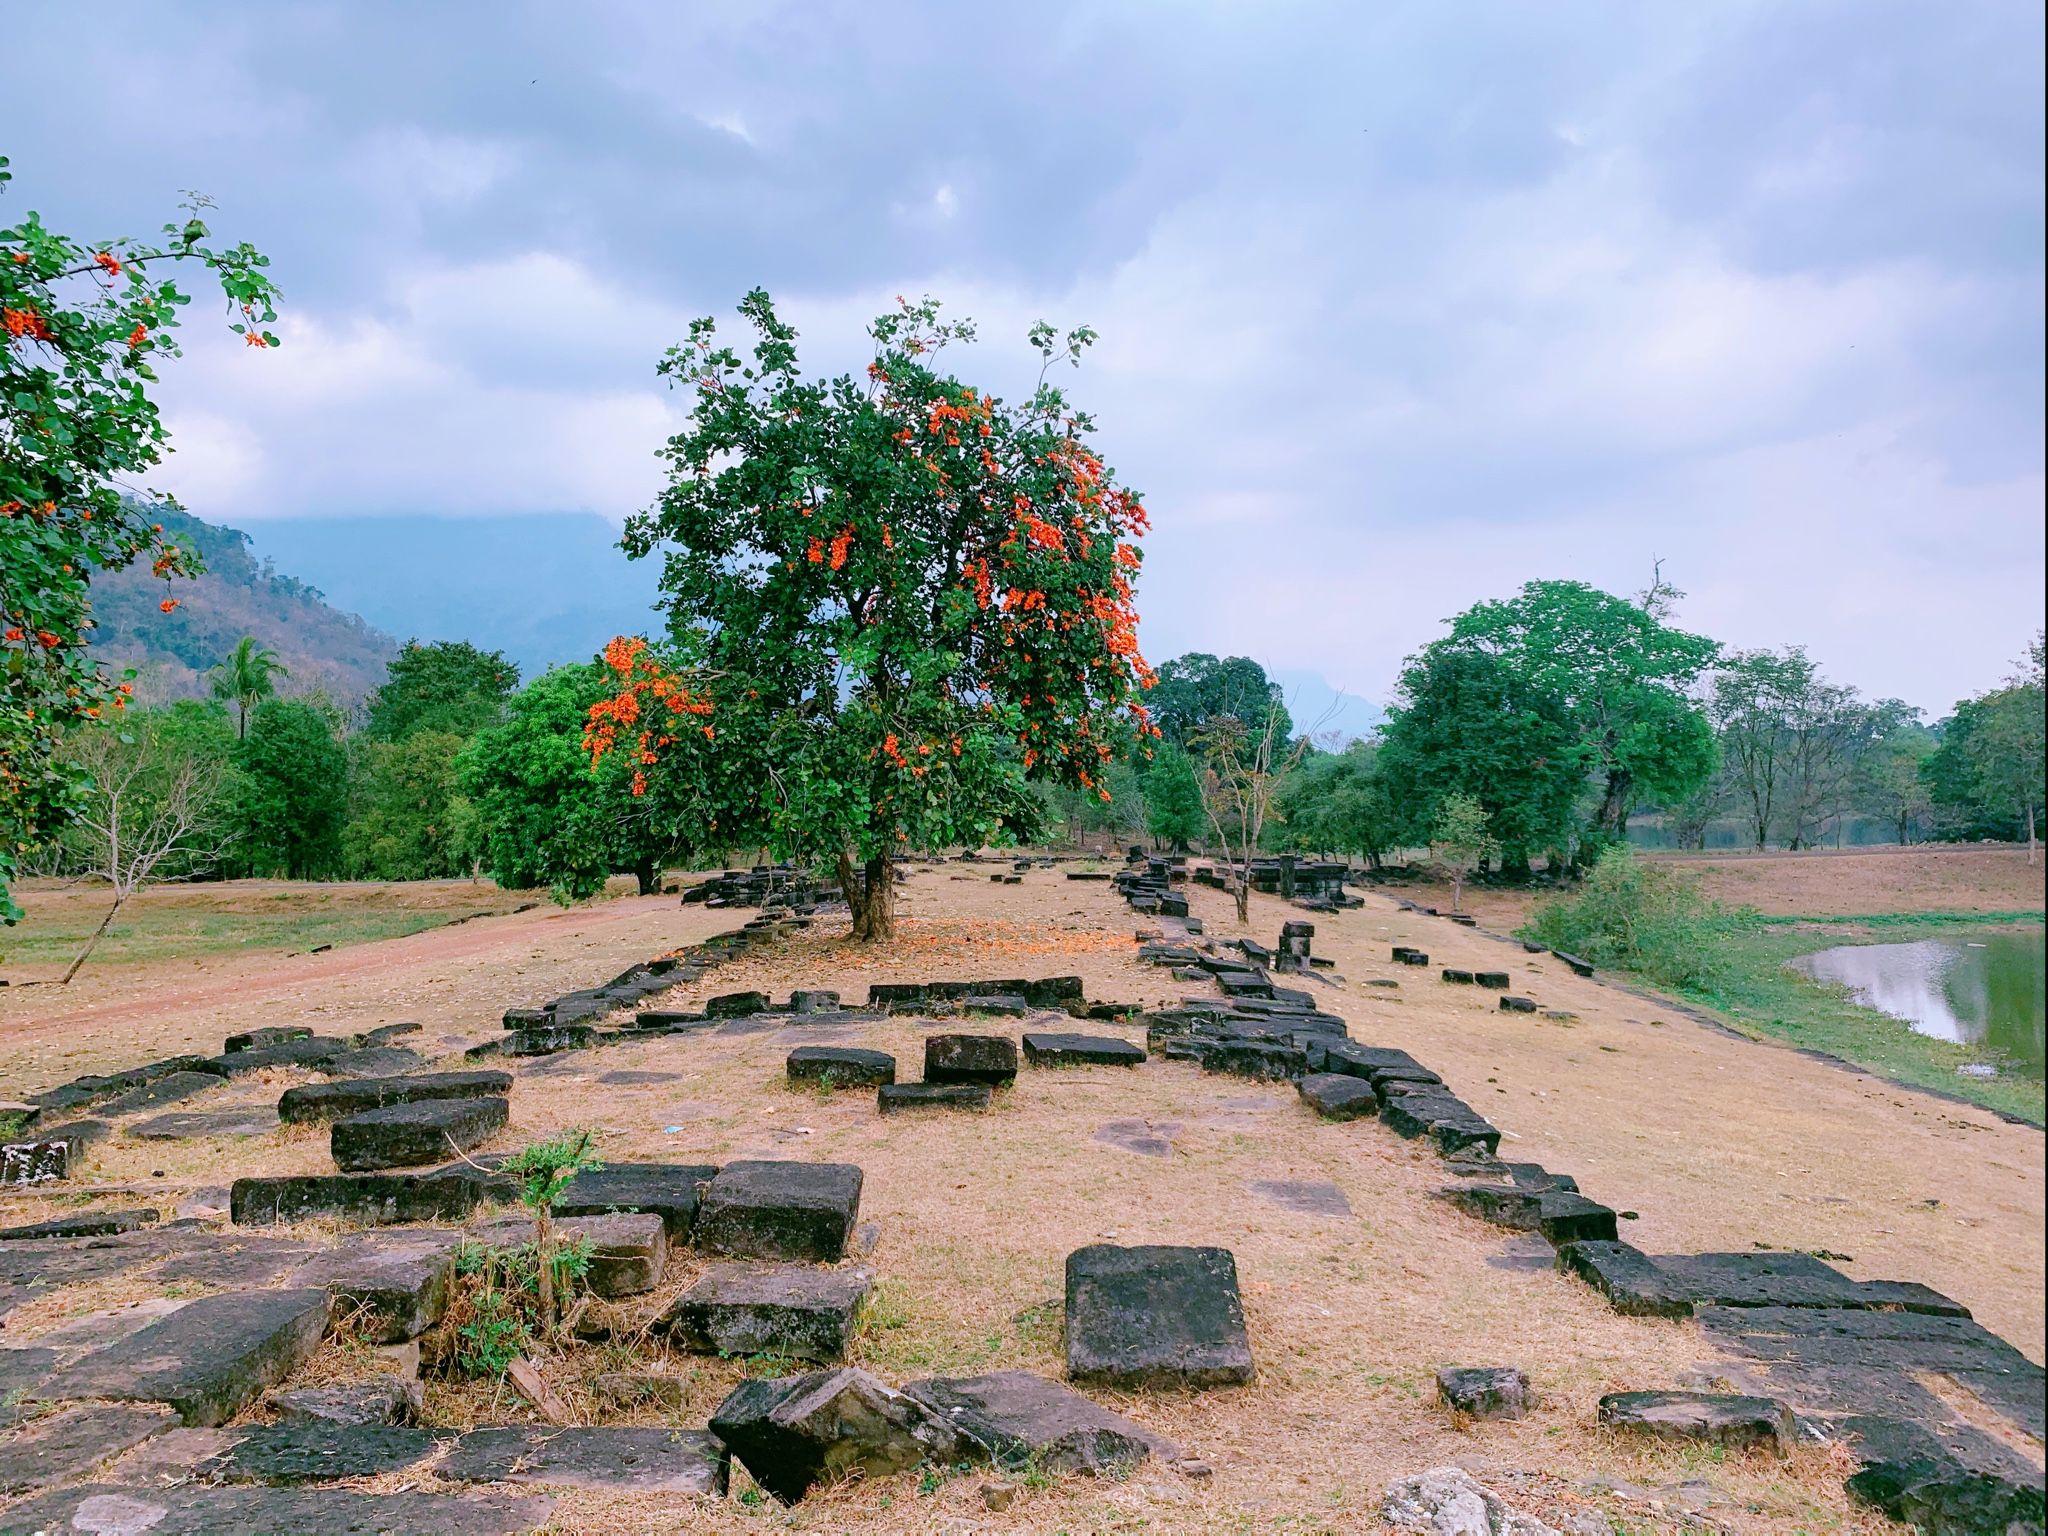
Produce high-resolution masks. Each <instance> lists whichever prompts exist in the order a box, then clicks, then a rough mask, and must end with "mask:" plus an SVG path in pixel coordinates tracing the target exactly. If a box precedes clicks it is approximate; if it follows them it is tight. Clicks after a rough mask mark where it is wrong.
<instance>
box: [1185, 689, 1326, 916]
mask: <svg viewBox="0 0 2048 1536" xmlns="http://www.w3.org/2000/svg"><path fill="white" fill-rule="evenodd" d="M1285 718H1286V717H1285V716H1284V715H1283V714H1282V713H1281V711H1280V710H1278V709H1269V710H1267V711H1266V719H1265V723H1264V725H1263V726H1261V727H1257V728H1255V727H1253V726H1251V725H1248V724H1247V723H1246V722H1245V721H1243V720H1241V719H1239V718H1238V717H1237V716H1236V715H1211V716H1210V717H1209V718H1208V719H1207V720H1204V721H1203V722H1202V725H1201V728H1200V729H1199V730H1197V731H1195V732H1194V733H1192V740H1193V741H1194V743H1195V745H1196V746H1197V747H1198V748H1199V749H1200V750H1201V752H1202V755H1203V757H1204V759H1205V763H1204V772H1203V774H1202V781H1203V782H1202V805H1203V808H1204V809H1205V810H1206V811H1207V812H1208V815H1209V825H1210V827H1211V828H1212V829H1213V830H1214V831H1215V833H1216V841H1217V842H1218V844H1220V845H1221V846H1222V848H1223V851H1224V856H1225V857H1226V858H1227V859H1229V860H1230V862H1231V863H1233V864H1235V865H1236V866H1237V871H1236V876H1235V878H1234V879H1233V881H1232V884H1231V893H1232V895H1234V896H1235V897H1236V899H1237V920H1238V923H1239V924H1240V925H1244V924H1248V923H1250V922H1251V905H1252V855H1253V854H1255V853H1257V852H1258V848H1259V835H1260V834H1261V833H1262V832H1264V831H1265V829H1266V818H1267V817H1268V816H1269V815H1270V814H1271V812H1272V809H1273V792H1274V791H1275V790H1276V789H1277V788H1279V785H1280V780H1281V779H1282V777H1284V776H1285V774H1286V773H1287V771H1288V769H1290V768H1292V767H1293V766H1294V765H1295V764H1296V763H1297V762H1299V761H1300V760H1301V755H1302V753H1304V752H1305V751H1307V750H1308V737H1307V736H1303V737H1301V738H1300V739H1299V740H1298V741H1296V742H1295V743H1294V745H1293V746H1292V747H1289V746H1288V744H1287V742H1286V740H1285V739H1284V738H1282V736H1281V734H1280V722H1281V721H1282V720H1283V719H1285Z"/></svg>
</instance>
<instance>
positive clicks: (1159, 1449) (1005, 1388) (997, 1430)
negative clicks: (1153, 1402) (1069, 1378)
mask: <svg viewBox="0 0 2048 1536" xmlns="http://www.w3.org/2000/svg"><path fill="white" fill-rule="evenodd" d="M903 1391H904V1395H905V1396H907V1397H912V1398H915V1399H916V1400H917V1401H918V1402H920V1403H922V1404H923V1405H924V1406H925V1407H926V1408H928V1409H930V1410H931V1411H932V1413H933V1414H935V1415H937V1416H939V1417H941V1418H943V1419H944V1420H945V1421H946V1422H947V1423H948V1424H949V1425H950V1426H951V1427H952V1429H953V1432H954V1433H955V1434H957V1435H958V1436H959V1437H960V1438H961V1440H962V1441H964V1442H967V1443H968V1444H969V1445H971V1446H973V1447H974V1448H975V1449H977V1450H979V1451H980V1453H981V1454H982V1455H984V1456H986V1457H988V1459H989V1460H991V1461H993V1462H995V1463H996V1464H997V1465H998V1466H1004V1467H1015V1466H1023V1465H1027V1464H1035V1465H1036V1466H1038V1467H1039V1468H1041V1469H1042V1470H1044V1471H1047V1472H1055V1473H1058V1472H1070V1473H1081V1474H1083V1475H1085V1476H1094V1475H1096V1474H1098V1473H1104V1472H1108V1473H1121V1472H1122V1471H1124V1470H1125V1469H1128V1468H1130V1467H1133V1466H1135V1465H1137V1464H1138V1463H1139V1462H1142V1461H1144V1460H1146V1459H1147V1458H1150V1457H1157V1458H1158V1459H1159V1460H1161V1461H1178V1460H1180V1448H1179V1447H1178V1446H1176V1445H1175V1444H1174V1443H1173V1442H1172V1441H1171V1440H1168V1439H1167V1438H1166V1437H1165V1436H1163V1435H1156V1434H1154V1433H1153V1432H1152V1431H1151V1430H1149V1429H1146V1428H1145V1427H1144V1426H1143V1425H1141V1424H1136V1423H1133V1422H1132V1421H1131V1420H1129V1419H1126V1418H1123V1417H1121V1416H1119V1415H1117V1414H1114V1413H1111V1412H1110V1411H1109V1410H1108V1409H1107V1408H1104V1407H1102V1406H1100V1405H1099V1404H1097V1403H1094V1402H1091V1401H1090V1400H1089V1399H1087V1398H1085V1397H1083V1396H1081V1394H1080V1393H1078V1392H1072V1391H1069V1390H1068V1389H1067V1388H1065V1387H1063V1386H1061V1385H1060V1384H1059V1383H1058V1382H1054V1381H1047V1380H1046V1379H1045V1378H1044V1377H1042V1376H1034V1375H1032V1374H1031V1373H1030V1372H1029V1371H996V1372H994V1373H992V1374H990V1375H987V1376H955V1377H933V1378H931V1379H929V1380H925V1381H912V1382H907V1383H905V1385H904V1388H903Z"/></svg>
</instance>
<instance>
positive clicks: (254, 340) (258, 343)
mask: <svg viewBox="0 0 2048 1536" xmlns="http://www.w3.org/2000/svg"><path fill="white" fill-rule="evenodd" d="M242 340H244V341H246V342H247V343H249V345H250V346H252V347H267V346H269V345H270V338H269V337H268V336H264V335H260V334H258V333H257V332H255V331H250V332H248V333H246V334H245V335H244V336H243V337H242Z"/></svg>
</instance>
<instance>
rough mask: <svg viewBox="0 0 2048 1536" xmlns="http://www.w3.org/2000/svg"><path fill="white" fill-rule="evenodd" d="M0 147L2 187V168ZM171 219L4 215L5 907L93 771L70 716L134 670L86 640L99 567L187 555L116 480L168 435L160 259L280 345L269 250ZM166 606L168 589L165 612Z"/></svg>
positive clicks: (0, 410) (0, 353) (151, 456)
mask: <svg viewBox="0 0 2048 1536" xmlns="http://www.w3.org/2000/svg"><path fill="white" fill-rule="evenodd" d="M6 165H7V161H6V160H5V159H4V158H0V188H4V185H5V183H6V181H7V180H8V173H7V171H6V169H5V167H6ZM203 206H204V200H203V199H196V198H195V199H194V200H193V201H191V202H189V203H188V204H187V205H186V209H187V212H188V213H189V214H190V215H191V216H190V217H189V218H187V219H186V220H185V221H184V222H183V223H181V224H168V225H165V226H164V234H165V236H166V239H165V241H164V242H163V243H161V244H146V243H142V242H138V241H135V240H128V239H122V240H111V241H107V242H105V243H104V244H93V245H82V244H80V243H79V242H77V241H75V240H70V239H67V238H65V237H64V236H62V235H58V234H56V233H53V232H52V231H50V230H48V229H45V228H44V227H43V224H42V221H41V220H40V219H39V218H37V216H36V215H35V214H33V213H31V214H29V215H28V217H27V218H26V219H24V220H23V221H22V222H21V223H19V224H16V225H14V226H13V227H11V228H5V229H0V321H4V324H5V334H4V336H0V613H4V623H0V920H4V921H6V922H9V923H12V922H15V921H17V920H18V919H19V917H20V911H19V909H18V908H16V907H15V906H14V904H13V902H12V901H11V900H10V899H9V897H8V895H7V888H8V886H9V884H10V883H11V882H12V879H13V876H14V870H15V859H16V856H17V854H18V853H19V852H20V851H21V849H22V848H24V847H25V846H27V845H28V844H29V843H30V842H33V841H35V840H37V839H39V838H43V837H47V836H48V835H49V834H50V833H52V832H54V831H56V830H58V829H59V828H61V827H62V826H63V825H64V823H65V822H66V821H68V820H69V819H70V818H71V817H72V816H74V815H75V814H77V811H78V809H79V807H80V806H81V805H82V804H83V803H84V798H85V796H86V795H87V793H88V790H89V786H88V784H87V782H86V781H85V779H84V778H82V777H81V776H80V775H79V774H78V773H77V772H75V771H69V770H67V769H66V767H65V766H64V765H63V763H62V762H61V761H60V759H59V758H58V756H57V755H56V746H57V743H58V741H59V740H60V738H61V737H62V735H63V733H64V731H65V730H66V729H67V728H70V727H74V726H78V725H82V724H84V723H85V722H88V721H91V720H96V719H100V718H102V716H103V715H104V713H105V712H106V711H109V710H112V709H118V708H120V707H121V706H122V705H123V704H124V703H125V702H126V698H127V692H128V689H127V685H126V684H122V683H116V682H114V681H113V680H112V679H110V678H108V677H107V676H106V675H105V674H104V673H102V672H101V671H100V669H99V668H98V666H97V665H95V664H94V663H93V661H92V660H91V659H90V657H89V656H88V655H87V651H86V646H87V642H88V640H89V639H90V631H91V628H92V610H91V604H90V602H89V601H88V598H87V591H86V589H87V583H88V582H89V581H90V580H91V577H92V573H93V572H94V571H108V570H119V569H121V568H122V567H124V566H127V565H129V564H131V563H133V562H134V561H136V560H139V559H148V560H149V561H150V562H151V563H152V567H153V569H154V570H155V572H156V574H157V575H159V576H163V577H166V578H168V577H170V576H173V575H192V574H195V573H196V572H197V570H198V568H199V567H198V561H197V559H196V557H194V556H193V555H192V554H191V553H190V552H189V551H187V550H186V549H184V548H183V547H182V546H180V545H178V544H176V543H174V542H172V541H171V540H169V539H167V538H165V537H164V534H163V529H162V528H161V527H160V526H158V525H155V524H152V523H150V522H149V521H148V514H147V512H146V511H145V510H144V509H143V508H142V507H141V506H139V505H138V504H136V503H135V502H133V501H129V500H124V499H123V496H122V486H121V481H122V480H123V478H124V477H126V476H129V475H134V474H137V473H140V472H142V471H144V470H146V469H148V468H149V467H150V466H152V465H154V464H157V463H159V462H160V461H161V459H162V457H163V452H164V444H165V441H166V438H167V433H166V432H165V430H164V426H163V423H162V421H161V420H160V419H159V417H158V414H157V408H156V403H155V402H154V401H153V400H151V399H150V397H149V386H150V385H151V384H154V383H155V382H156V372H155V370H154V367H153V364H154V362H155V360H156V359H158V358H161V357H175V356H177V353H178V348H177V345H176V342H175V341H174V339H173V338H172V336H171V334H170V333H171V331H172V330H173V329H174V328H175V327H176V325H177V323H178V319H177V312H178V310H179V308H180V307H181V306H183V305H184V304H186V303H188V302H189V299H188V298H187V296H186V295H185V294H183V293H181V292H179V291H178V289H177V288H176V287H175V286H174V285H173V283H172V282H171V281H170V280H169V279H168V278H165V277H159V276H157V275H156V274H157V273H158V272H159V271H161V270H162V269H163V268H164V267H166V266H168V265H170V264H171V263H174V262H181V261H188V262H193V263H196V264H197V265H199V266H202V267H205V268H207V269H208V270H210V271H211V272H212V273H213V274H214V276H215V277H216V278H217V279H218V280H219V282H220V285H221V289H222V291H223V292H224V293H225V294H226V296H227V298H228V300H229V302H230V303H231V304H232V305H233V306H234V313H235V314H236V316H237V318H236V320H235V321H234V323H233V329H234V330H236V331H237V332H239V333H240V334H241V335H242V336H243V337H245V338H246V339H247V341H248V343H249V345H250V346H252V347H258V348H267V347H274V346H276V345H277V338H276V337H275V336H273V335H272V334H271V333H270V332H268V331H266V330H264V329H262V327H263V326H264V325H265V324H267V323H269V322H270V321H272V320H274V319H276V314H275V312H274V311H273V309H272V301H273V300H274V299H275V298H276V296H277V290H276V288H275V287H274V286H273V285H272V284H271V281H270V279H269V278H268V277H266V276H265V275H264V272H263V268H264V267H265V266H266V265H267V264H268V263H267V258H265V257H263V256H261V255H259V254H258V253H257V252H256V250H255V249H254V248H253V247H251V246H249V245H246V244H243V245H238V246H234V247H232V248H229V249H216V248H215V247H213V246H212V245H210V244H208V243H207V242H208V239H209V237H208V233H207V228H206V225H205V224H204V223H203V222H202V221H201V220H200V218H199V213H200V211H201V209H202V208H203ZM176 606H177V602H176V600H175V599H172V598H165V599H164V602H163V608H164V611H165V612H167V613H168V612H169V611H170V610H171V609H173V608H175V607H176Z"/></svg>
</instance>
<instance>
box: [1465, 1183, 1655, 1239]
mask: <svg viewBox="0 0 2048 1536" xmlns="http://www.w3.org/2000/svg"><path fill="white" fill-rule="evenodd" d="M1438 1193H1439V1195H1440V1196H1441V1197H1443V1198H1445V1199H1447V1200H1449V1201H1450V1203H1451V1204H1453V1205H1455V1206H1457V1207H1458V1208H1459V1209H1460V1210H1463V1211H1466V1212H1468V1213H1469V1214H1471V1215H1474V1216H1477V1217H1479V1218H1480V1219H1481V1220H1482V1221H1489V1222H1492V1223H1493V1224H1494V1225H1495V1226H1497V1227H1506V1228H1508V1229H1509V1230H1510V1231H1517V1232H1541V1233H1542V1234H1543V1236H1544V1237H1545V1238H1546V1239H1548V1240H1549V1241H1550V1242H1552V1243H1555V1244H1558V1245H1560V1246H1562V1245H1563V1244H1565V1243H1579V1242H1607V1243H1612V1242H1618V1241H1619V1240H1620V1235H1619V1233H1617V1232H1616V1230H1615V1214H1614V1211H1613V1209H1612V1208H1611V1207H1608V1206H1605V1205H1602V1204H1600V1203H1599V1202H1598V1201H1597V1200H1588V1199H1587V1198H1586V1197H1585V1196H1584V1195H1581V1194H1576V1193H1574V1192H1572V1191H1570V1190H1564V1189H1556V1188H1550V1189H1529V1188H1523V1187H1516V1186H1512V1185H1507V1186H1503V1185H1498V1184H1478V1183H1474V1184H1460V1185H1453V1186H1451V1187H1450V1188H1448V1189H1444V1190H1440V1191H1438Z"/></svg>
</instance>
